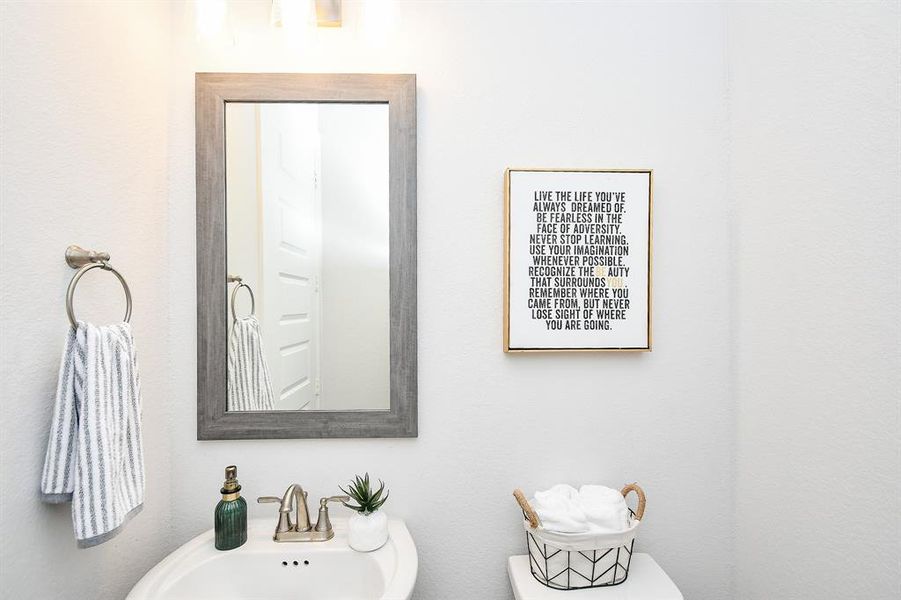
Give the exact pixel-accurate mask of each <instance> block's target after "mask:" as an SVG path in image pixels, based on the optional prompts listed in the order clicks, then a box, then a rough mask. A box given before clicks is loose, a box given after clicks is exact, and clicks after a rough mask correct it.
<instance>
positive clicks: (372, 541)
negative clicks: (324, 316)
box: [341, 473, 388, 552]
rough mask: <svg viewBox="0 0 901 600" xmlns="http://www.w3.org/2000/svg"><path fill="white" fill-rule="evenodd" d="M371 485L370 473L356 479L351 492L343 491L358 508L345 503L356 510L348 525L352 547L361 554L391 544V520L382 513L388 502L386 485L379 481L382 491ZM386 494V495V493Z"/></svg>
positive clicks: (345, 503) (348, 487) (350, 484)
mask: <svg viewBox="0 0 901 600" xmlns="http://www.w3.org/2000/svg"><path fill="white" fill-rule="evenodd" d="M373 487H374V486H371V485H370V484H369V473H366V474H365V475H364V476H363V477H360V476H359V475H357V476H355V477H354V480H353V481H351V482H350V483H349V484H348V486H347V489H344V488H343V487H342V488H341V491H342V492H344V493H345V494H347V495H348V496H350V497H351V499H352V501H354V502H356V505H354V504H350V503H349V502H344V503H343V504H344V506H346V507H347V508H349V509H351V510H352V511H354V514H353V515H352V516H351V517H350V520H349V521H348V524H347V537H348V542H349V543H350V547H351V548H353V549H354V550H357V551H358V552H371V551H372V550H378V549H379V548H381V547H382V546H384V545H385V542H387V541H388V517H387V516H386V515H385V513H384V512H382V511H381V510H379V509H380V508H381V507H382V505H383V504H384V503H385V501H386V500H387V499H388V492H386V491H385V483H384V482H383V481H382V480H381V479H379V489H377V490H375V489H373ZM383 492H384V494H385V495H384V496H383V495H382V493H383Z"/></svg>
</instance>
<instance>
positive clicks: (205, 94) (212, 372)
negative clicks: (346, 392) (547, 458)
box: [195, 73, 417, 440]
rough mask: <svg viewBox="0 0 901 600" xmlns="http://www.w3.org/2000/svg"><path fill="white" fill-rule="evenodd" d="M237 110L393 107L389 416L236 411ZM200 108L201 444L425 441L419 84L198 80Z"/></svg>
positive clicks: (316, 78) (356, 79) (331, 78)
mask: <svg viewBox="0 0 901 600" xmlns="http://www.w3.org/2000/svg"><path fill="white" fill-rule="evenodd" d="M230 102H234V103H261V105H265V104H267V103H302V104H309V103H319V104H329V105H331V104H335V103H349V104H384V105H387V112H388V117H387V126H388V152H387V154H388V160H387V164H388V175H387V177H388V200H387V202H388V227H387V230H388V244H387V246H388V251H389V255H388V265H389V272H388V276H387V279H388V296H389V298H390V302H389V310H388V312H389V315H388V317H387V322H388V325H389V333H390V335H389V340H388V341H387V348H388V354H389V362H390V369H389V371H390V372H389V375H388V382H389V388H390V394H389V395H390V401H388V402H387V404H388V408H387V410H252V411H248V412H239V411H234V410H227V404H226V397H227V391H228V385H227V376H228V375H227V374H228V371H227V359H228V350H227V343H228V335H229V331H228V323H229V320H228V317H227V314H228V310H229V297H228V292H229V290H228V287H227V286H228V283H227V278H228V277H229V273H228V270H227V246H226V243H227V239H226V238H227V223H226V105H227V104H228V103H230ZM195 105H196V113H195V123H196V177H197V439H199V440H222V439H267V438H332V437H335V438H352V437H416V435H417V360H416V359H417V356H416V354H417V341H416V77H415V75H367V74H294V73H292V74H269V73H197V74H196V78H195ZM348 376H349V377H350V376H353V373H348Z"/></svg>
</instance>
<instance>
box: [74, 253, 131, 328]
mask: <svg viewBox="0 0 901 600" xmlns="http://www.w3.org/2000/svg"><path fill="white" fill-rule="evenodd" d="M97 268H100V269H103V270H104V271H109V272H110V273H112V274H113V275H115V276H116V278H117V279H118V280H119V283H121V284H122V289H123V290H125V322H126V323H128V322H129V321H131V290H130V289H129V288H128V283H127V282H126V281H125V278H124V277H122V274H121V273H119V271H117V270H116V269H114V268H113V267H112V265H110V264H109V263H107V262H106V261H100V262H89V263H87V264H85V265H84V266H82V267H81V268H79V269H78V272H77V273H75V276H74V277H72V281H70V282H69V289H67V290H66V313H68V315H69V323H71V324H72V327H76V326H77V324H78V321H77V319H76V318H75V309H74V308H73V307H72V299H73V298H74V297H75V286H77V285H78V280H79V279H81V278H82V276H84V274H85V273H87V272H88V271H90V270H91V269H97Z"/></svg>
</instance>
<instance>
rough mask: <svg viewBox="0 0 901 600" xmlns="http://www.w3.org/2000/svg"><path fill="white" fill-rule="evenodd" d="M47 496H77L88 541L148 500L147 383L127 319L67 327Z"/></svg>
mask: <svg viewBox="0 0 901 600" xmlns="http://www.w3.org/2000/svg"><path fill="white" fill-rule="evenodd" d="M41 495H42V499H43V500H44V501H45V502H50V503H54V504H56V503H61V502H68V501H70V500H71V501H72V523H73V525H74V529H75V539H76V540H77V542H78V545H79V546H80V547H82V548H87V547H90V546H96V545H97V544H102V543H103V542H105V541H107V540H109V539H111V538H112V537H114V536H115V535H116V534H117V533H119V531H121V528H122V526H123V525H124V524H125V523H126V522H127V521H128V520H129V519H130V518H131V517H133V516H134V515H136V514H137V513H138V512H140V510H141V508H142V506H143V502H144V449H143V444H142V439H141V384H140V378H139V376H138V363H137V358H136V355H135V344H134V338H133V336H132V333H131V327H130V326H129V325H128V323H120V324H118V325H108V326H102V327H99V326H96V325H91V324H90V323H85V322H83V321H79V322H78V325H77V327H72V328H70V330H69V335H68V336H67V338H66V347H65V350H64V351H63V358H62V362H61V364H60V369H59V384H58V386H57V390H56V405H55V407H54V409H53V420H52V422H51V425H50V439H49V442H48V444H47V455H46V458H45V460H44V474H43V477H42V479H41Z"/></svg>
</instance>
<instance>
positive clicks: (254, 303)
mask: <svg viewBox="0 0 901 600" xmlns="http://www.w3.org/2000/svg"><path fill="white" fill-rule="evenodd" d="M228 281H229V282H234V283H237V284H238V285H236V286H235V289H233V290H232V296H231V301H230V302H229V304H231V309H232V318H233V319H234V320H235V321H237V320H238V311H237V310H235V298H236V297H237V295H238V290H240V289H241V288H247V293H248V294H250V314H249V315H247V316H248V317H253V316H255V315H256V313H257V301H256V299H255V298H254V297H253V290H252V289H250V286H249V285H247V284H246V283H244V282H243V281H242V280H241V278H240V277H239V276H237V275H229V277H228Z"/></svg>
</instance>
